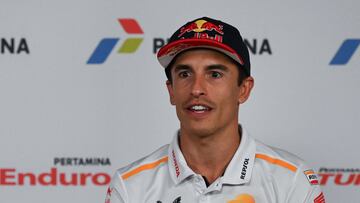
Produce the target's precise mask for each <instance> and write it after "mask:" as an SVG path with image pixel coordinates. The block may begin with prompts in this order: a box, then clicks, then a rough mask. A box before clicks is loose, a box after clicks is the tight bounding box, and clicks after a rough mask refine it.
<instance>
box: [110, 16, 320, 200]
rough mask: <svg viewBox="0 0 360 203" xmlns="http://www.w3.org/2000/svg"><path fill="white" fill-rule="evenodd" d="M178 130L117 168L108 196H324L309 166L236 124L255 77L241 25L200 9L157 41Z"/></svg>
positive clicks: (131, 198) (195, 197)
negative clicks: (161, 41)
mask: <svg viewBox="0 0 360 203" xmlns="http://www.w3.org/2000/svg"><path fill="white" fill-rule="evenodd" d="M158 60H159V61H160V64H161V65H162V66H163V67H164V68H165V72H166V75H167V77H168V81H167V82H166V85H167V88H168V92H169V95H170V102H171V104H172V105H174V106H175V107H176V113H177V116H178V118H179V120H180V130H179V131H178V133H177V134H176V135H175V136H174V139H173V141H172V143H171V144H170V145H166V146H164V147H162V148H160V149H158V150H157V151H155V152H153V153H152V154H150V155H149V156H146V157H144V158H143V159H140V160H138V161H136V162H134V163H132V164H130V165H128V166H126V167H124V168H121V169H119V170H118V171H117V172H116V174H115V176H114V177H113V180H112V183H111V185H110V187H109V189H108V194H107V199H106V202H107V203H110V202H111V203H143V202H153V203H170V202H175V203H176V202H177V203H180V202H182V203H192V202H216V203H218V202H219V203H220V202H222V203H224V202H227V203H235V202H238V203H255V202H265V203H268V202H273V203H285V202H286V203H288V202H290V203H299V202H315V203H322V202H325V200H324V195H323V193H322V192H321V190H320V187H319V185H318V184H319V183H318V180H317V177H316V175H315V173H314V171H313V170H311V169H309V168H308V167H307V166H306V165H305V163H304V162H303V161H302V160H301V159H299V158H297V157H296V156H294V155H292V154H290V153H288V152H286V151H283V150H280V149H276V148H273V147H270V146H267V145H264V144H262V143H261V142H258V141H256V140H255V139H253V138H251V137H250V136H249V135H248V134H247V132H246V131H245V130H244V129H243V128H242V126H241V125H239V124H238V112H239V105H240V104H243V103H244V102H245V101H246V100H247V99H248V97H249V95H250V92H251V89H252V87H253V85H254V79H253V78H252V77H251V74H250V59H249V52H248V50H247V47H246V45H245V44H244V42H243V39H242V37H241V35H240V33H239V31H238V30H237V29H236V28H235V27H233V26H231V25H229V24H226V23H224V22H221V21H218V20H214V19H210V18H207V17H203V18H200V19H196V20H194V21H191V22H188V23H187V24H186V25H184V26H183V27H181V28H180V29H179V30H177V31H176V32H175V33H174V34H173V35H172V37H171V38H170V41H169V43H168V44H167V45H166V46H164V47H163V48H161V50H160V51H159V53H158Z"/></svg>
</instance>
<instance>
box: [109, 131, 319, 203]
mask: <svg viewBox="0 0 360 203" xmlns="http://www.w3.org/2000/svg"><path fill="white" fill-rule="evenodd" d="M145 202H146V203H194V202H209V203H210V202H211V203H220V202H221V203H255V202H256V203H300V202H301V203H303V202H306V203H307V202H309V203H310V202H311V203H324V202H325V200H324V195H323V193H322V192H321V189H320V187H319V185H318V180H317V176H316V174H315V173H314V171H313V170H311V169H310V168H309V167H308V166H306V164H305V163H304V161H302V160H301V159H300V158H298V157H296V156H295V155H293V154H290V153H289V152H286V151H284V150H280V149H277V148H273V147H270V146H267V145H265V144H263V143H261V142H259V141H257V140H255V139H253V138H251V137H250V136H249V135H248V134H247V132H246V131H245V130H243V133H242V137H241V143H240V145H239V148H238V149H237V151H236V153H235V155H234V156H233V158H232V160H231V161H230V163H229V165H228V167H227V168H226V170H225V173H224V175H223V176H222V177H219V178H218V179H217V180H216V181H214V182H213V183H212V184H211V185H209V186H208V187H207V186H206V183H205V180H204V179H203V177H202V176H201V175H200V174H196V173H194V172H193V171H192V170H191V169H190V168H189V166H188V165H187V164H186V161H185V159H184V156H183V154H182V152H181V151H180V148H179V143H178V135H176V136H174V139H173V141H172V143H171V144H170V145H165V146H163V147H161V148H160V149H158V150H156V151H155V152H153V153H152V154H150V155H149V156H146V157H144V158H142V159H140V160H138V161H136V162H134V163H132V164H130V165H128V166H126V167H123V168H121V169H119V170H117V172H116V173H115V175H114V177H113V179H112V182H111V184H110V186H109V189H108V192H107V197H106V203H145Z"/></svg>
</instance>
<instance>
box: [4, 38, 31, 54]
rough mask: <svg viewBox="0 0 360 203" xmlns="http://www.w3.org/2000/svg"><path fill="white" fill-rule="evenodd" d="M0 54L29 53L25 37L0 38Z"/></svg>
mask: <svg viewBox="0 0 360 203" xmlns="http://www.w3.org/2000/svg"><path fill="white" fill-rule="evenodd" d="M0 54H30V49H29V46H28V43H27V41H26V39H25V38H21V39H15V38H9V39H6V38H0Z"/></svg>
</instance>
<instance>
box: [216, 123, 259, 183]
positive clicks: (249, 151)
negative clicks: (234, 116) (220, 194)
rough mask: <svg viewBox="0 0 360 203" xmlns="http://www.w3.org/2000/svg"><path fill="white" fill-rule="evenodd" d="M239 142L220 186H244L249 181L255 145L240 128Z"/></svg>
mask: <svg viewBox="0 0 360 203" xmlns="http://www.w3.org/2000/svg"><path fill="white" fill-rule="evenodd" d="M239 129H241V131H242V133H241V141H240V145H239V147H238V149H237V150H236V152H235V154H234V156H233V158H232V159H231V161H230V163H229V165H228V166H227V167H226V170H225V173H224V176H223V177H222V184H231V185H238V184H245V183H247V182H249V181H250V179H251V174H252V170H253V167H254V162H255V152H256V144H255V140H254V139H253V138H252V137H250V136H249V135H248V133H247V131H246V130H245V129H244V128H241V126H240V125H239Z"/></svg>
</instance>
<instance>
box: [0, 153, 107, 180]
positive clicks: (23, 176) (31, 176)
mask: <svg viewBox="0 0 360 203" xmlns="http://www.w3.org/2000/svg"><path fill="white" fill-rule="evenodd" d="M110 165H111V163H110V159H109V158H81V157H55V158H54V166H53V167H51V168H47V169H45V171H37V172H35V171H21V170H18V169H17V168H15V167H6V168H0V187H3V186H81V187H83V186H87V185H93V186H106V185H108V184H109V183H110V181H111V176H110V174H108V173H106V172H99V171H92V170H90V171H88V170H87V171H86V172H85V171H83V172H81V170H79V169H81V168H83V167H86V166H92V167H93V166H110ZM64 167H71V168H72V167H78V168H76V169H73V170H69V168H68V169H65V168H64Z"/></svg>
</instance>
